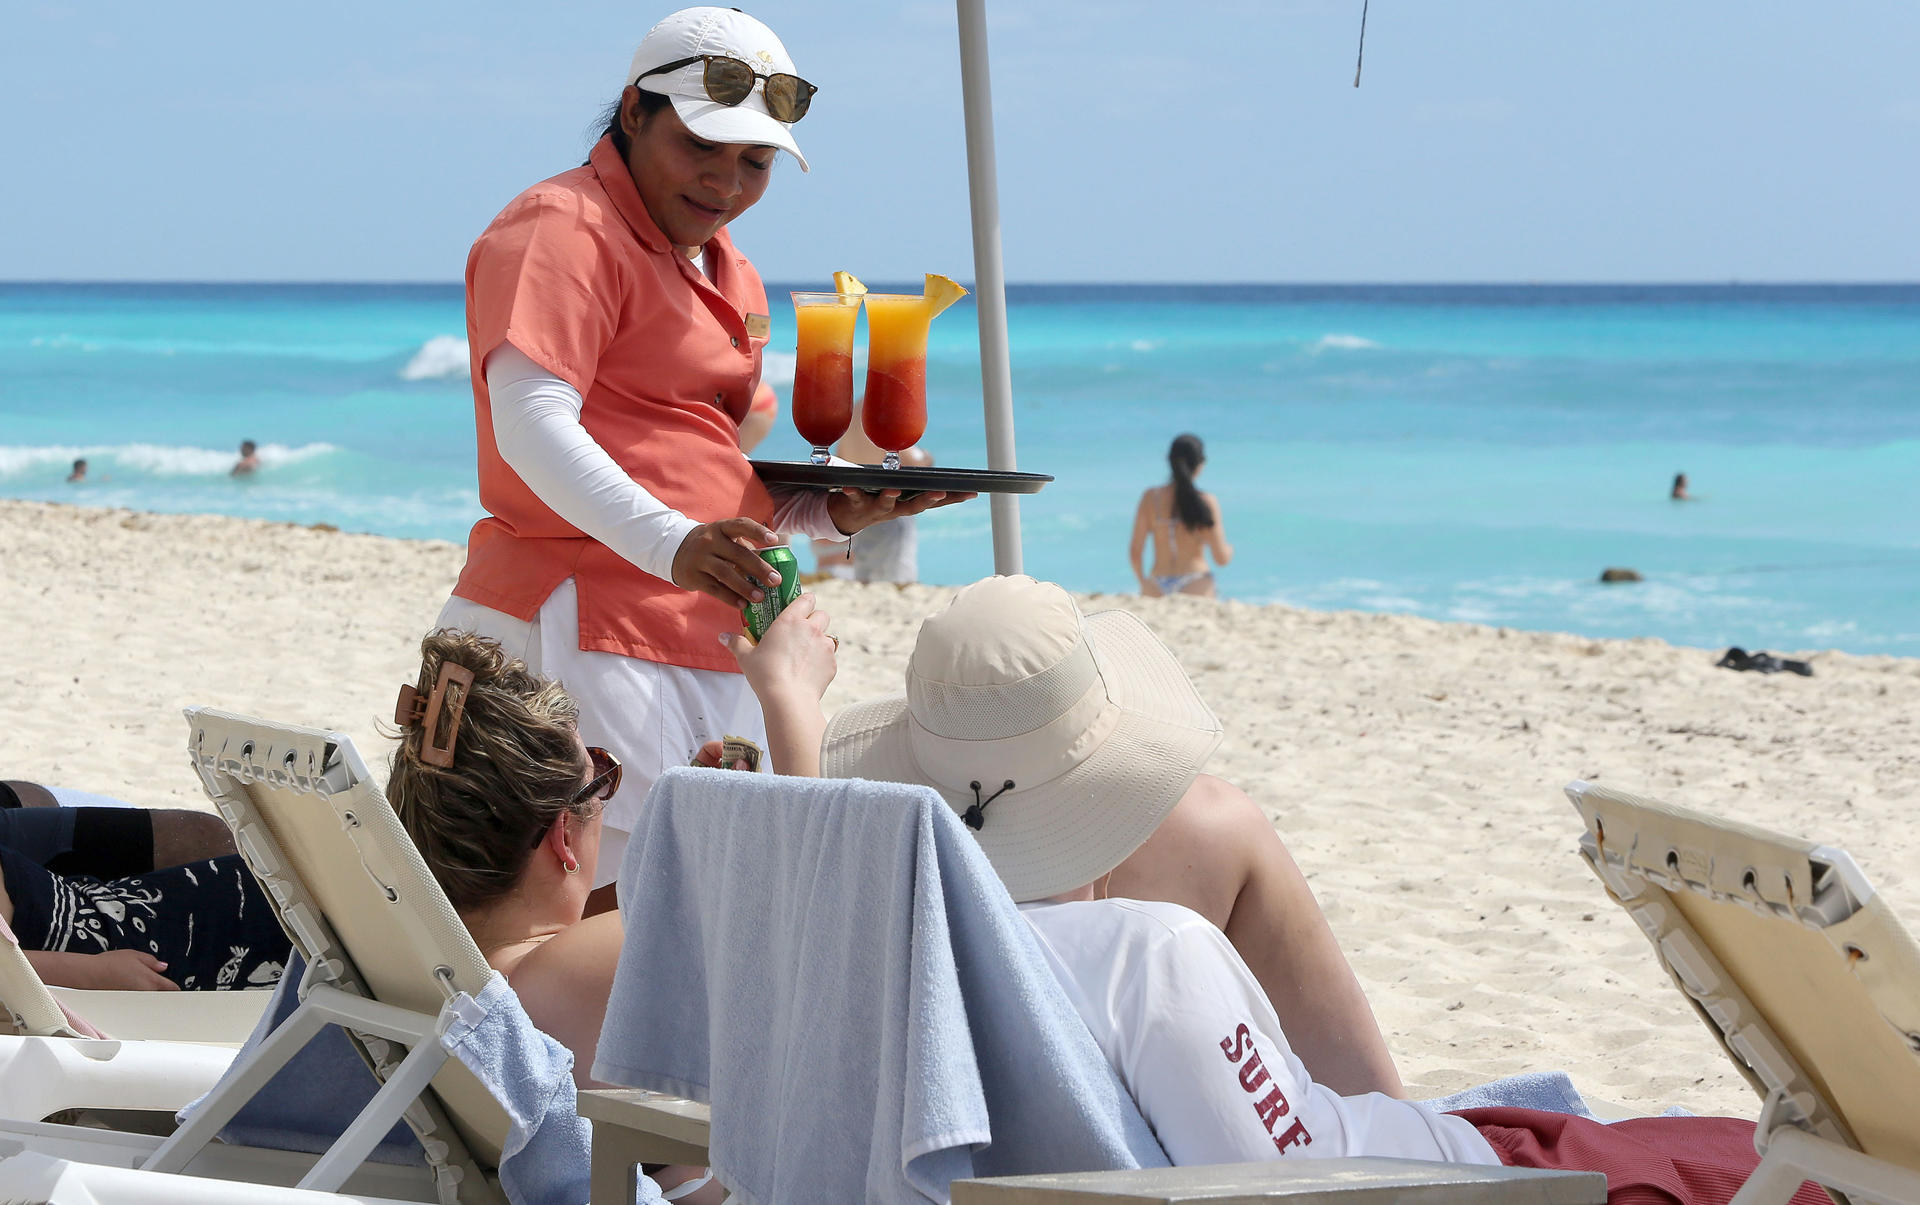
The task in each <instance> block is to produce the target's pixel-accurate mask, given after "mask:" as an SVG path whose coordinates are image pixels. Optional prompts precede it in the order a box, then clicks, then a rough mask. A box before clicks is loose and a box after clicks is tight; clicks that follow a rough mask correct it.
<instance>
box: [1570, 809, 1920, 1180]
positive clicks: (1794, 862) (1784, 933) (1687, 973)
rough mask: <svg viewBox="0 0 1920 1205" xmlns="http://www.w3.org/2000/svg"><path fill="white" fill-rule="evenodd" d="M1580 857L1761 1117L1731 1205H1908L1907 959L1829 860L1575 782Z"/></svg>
mask: <svg viewBox="0 0 1920 1205" xmlns="http://www.w3.org/2000/svg"><path fill="white" fill-rule="evenodd" d="M1566 790H1567V797H1568V798H1569V799H1571V800H1572V801H1573V805H1574V807H1575V808H1577V809H1578V810H1579V812H1580V816H1581V818H1582V819H1583V820H1584V821H1585V823H1586V832H1585V834H1584V835H1583V836H1582V837H1581V839H1580V852H1581V856H1582V857H1584V858H1585V859H1586V862H1587V864H1588V865H1589V866H1590V867H1592V869H1593V872H1594V873H1595V874H1596V875H1598V876H1599V877H1600V880H1601V882H1603V883H1604V884H1606V888H1607V893H1608V894H1609V895H1611V896H1612V897H1613V898H1614V899H1615V900H1616V901H1617V902H1618V903H1619V904H1620V906H1621V907H1623V908H1625V909H1626V910H1627V912H1628V914H1629V915H1631V916H1632V917H1633V919H1634V921H1635V923H1637V924H1638V925H1639V926H1640V928H1641V930H1642V931H1643V932H1644V933H1645V934H1646V935H1647V938H1648V939H1649V940H1650V941H1652V943H1653V947H1654V951H1655V954H1656V955H1657V956H1658V957H1659V959H1660V962H1661V965H1663V966H1664V967H1666V969H1667V972H1668V973H1669V974H1670V975H1672V976H1673V981H1674V983H1675V984H1676V985H1677V986H1678V987H1679V988H1680V990H1681V992H1683V993H1684V994H1685V995H1686V997H1687V999H1688V1000H1689V1001H1690V1002H1691V1003H1692V1004H1693V1006H1694V1008H1695V1010H1696V1011H1697V1012H1698V1013H1699V1015H1700V1018H1701V1020H1703V1021H1704V1022H1706V1024H1707V1025H1708V1027H1709V1028H1711V1029H1712V1030H1713V1033H1714V1035H1715V1037H1717V1038H1718V1039H1719V1040H1720V1043H1721V1045H1722V1046H1723V1047H1725V1049H1726V1051H1727V1054H1728V1055H1729V1056H1730V1057H1731V1058H1732V1059H1733V1062H1734V1065H1735V1066H1737V1067H1738V1068H1739V1069H1740V1071H1741V1074H1743V1075H1744V1076H1746V1078H1747V1079H1748V1081H1749V1082H1751V1083H1752V1084H1753V1086H1754V1087H1755V1089H1756V1090H1758V1091H1759V1093H1760V1094H1761V1096H1762V1098H1763V1099H1764V1101H1765V1104H1764V1106H1763V1108H1762V1110H1761V1113H1760V1122H1759V1130H1758V1132H1757V1134H1756V1136H1755V1145H1756V1146H1757V1147H1758V1148H1759V1149H1760V1151H1761V1153H1762V1156H1763V1157H1762V1160H1761V1164H1760V1167H1759V1169H1758V1170H1757V1171H1756V1172H1755V1173H1754V1174H1753V1176H1752V1177H1751V1178H1750V1179H1749V1180H1748V1182H1747V1185H1746V1187H1745V1188H1743V1189H1742V1190H1741V1192H1740V1195H1739V1196H1738V1197H1736V1198H1735V1202H1736V1205H1771V1203H1773V1202H1781V1201H1785V1200H1786V1199H1787V1198H1788V1197H1789V1196H1790V1195H1792V1193H1793V1192H1794V1191H1795V1190H1796V1189H1797V1188H1798V1187H1799V1186H1800V1184H1801V1182H1802V1181H1805V1180H1812V1181H1814V1182H1815V1183H1818V1184H1821V1185H1823V1186H1825V1187H1827V1188H1828V1189H1829V1190H1830V1191H1836V1192H1840V1193H1845V1194H1847V1195H1848V1196H1849V1197H1851V1198H1852V1199H1853V1200H1855V1201H1880V1202H1887V1203H1899V1205H1920V954H1917V953H1916V951H1915V948H1914V944H1913V939H1912V938H1911V937H1910V936H1909V935H1908V934H1907V932H1906V930H1905V929H1903V928H1902V927H1901V925H1900V922H1899V921H1898V919H1896V918H1895V916H1894V915H1893V912H1892V910H1891V909H1889V908H1888V906H1887V904H1886V902H1885V901H1884V900H1883V899H1881V898H1880V897H1879V896H1878V895H1877V894H1876V893H1875V892H1874V890H1873V888H1872V887H1871V886H1870V885H1869V884H1868V883H1867V880H1866V876H1865V875H1863V874H1862V873H1861V871H1860V868H1859V867H1858V866H1857V865H1855V864H1854V862H1853V859H1852V858H1850V857H1848V856H1847V855H1846V853H1844V852H1843V851H1841V850H1838V849H1834V848H1832V847H1830V846H1824V845H1816V844H1814V843H1812V842H1809V841H1799V840H1795V839H1793V838H1790V837H1783V836H1780V835H1779V834H1776V833H1771V832H1768V831H1766V830H1764V829H1760V828H1755V827H1752V826H1750V825H1745V824H1739V823H1735V822H1733V821H1728V820H1719V819H1715V818H1713V817H1710V816H1704V815H1701V814H1699V813H1697V812H1690V811H1687V810H1685V809H1683V808H1678V807H1673V806H1670V805H1667V804H1663V803H1659V802H1656V801H1654V800H1651V799H1645V798H1640V797H1638V796H1634V795H1629V794H1626V793H1624V792H1618V791H1613V790H1609V789H1607V788H1604V787H1597V786H1594V785H1592V784H1590V783H1585V782H1575V783H1573V784H1571V785H1569V786H1568V787H1567V789H1566Z"/></svg>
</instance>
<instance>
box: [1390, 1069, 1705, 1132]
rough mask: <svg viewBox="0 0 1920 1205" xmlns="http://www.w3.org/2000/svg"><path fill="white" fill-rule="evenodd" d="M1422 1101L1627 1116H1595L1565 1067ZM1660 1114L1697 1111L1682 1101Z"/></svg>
mask: <svg viewBox="0 0 1920 1205" xmlns="http://www.w3.org/2000/svg"><path fill="white" fill-rule="evenodd" d="M1420 1103H1421V1104H1423V1105H1425V1106H1427V1107H1428V1108H1430V1109H1436V1110H1438V1111H1440V1112H1442V1113H1452V1112H1454V1111H1456V1110H1459V1109H1495V1108H1508V1109H1539V1110H1541V1111H1543V1112H1547V1113H1571V1114H1573V1115H1574V1116H1575V1117H1584V1118H1586V1119H1587V1120H1588V1121H1598V1122H1600V1123H1602V1124H1603V1125H1611V1124H1613V1123H1614V1122H1616V1121H1624V1120H1625V1118H1621V1117H1595V1116H1594V1115H1593V1110H1592V1109H1589V1108H1588V1107H1587V1101H1586V1098H1585V1097H1583V1096H1581V1095H1580V1090H1579V1089H1578V1088H1576V1087H1574V1086H1573V1080H1572V1078H1571V1077H1569V1076H1568V1075H1567V1073H1566V1072H1564V1071H1528V1072H1524V1073H1522V1074H1520V1075H1509V1076H1507V1077H1506V1078H1505V1079H1497V1080H1492V1081H1490V1082H1488V1083H1484V1084H1479V1085H1476V1086H1474V1087H1472V1088H1465V1089H1462V1090H1461V1091H1459V1092H1455V1093H1454V1094H1453V1095H1451V1096H1437V1097H1435V1098H1434V1099H1432V1100H1427V1101H1421V1102H1420ZM1659 1116H1661V1117H1692V1116H1693V1114H1692V1113H1690V1112H1688V1111H1687V1110H1685V1109H1682V1108H1680V1107H1679V1106H1678V1105H1671V1106H1668V1107H1667V1108H1666V1109H1663V1110H1661V1112H1660V1114H1659Z"/></svg>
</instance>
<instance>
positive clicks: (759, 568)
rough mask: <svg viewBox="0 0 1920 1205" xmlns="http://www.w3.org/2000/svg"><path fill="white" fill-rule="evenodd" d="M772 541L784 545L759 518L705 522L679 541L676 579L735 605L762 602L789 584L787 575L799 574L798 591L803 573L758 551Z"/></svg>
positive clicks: (796, 578) (678, 583) (685, 586)
mask: <svg viewBox="0 0 1920 1205" xmlns="http://www.w3.org/2000/svg"><path fill="white" fill-rule="evenodd" d="M768 545H778V546H781V547H785V546H784V545H781V544H780V537H779V536H778V535H776V534H775V533H774V532H772V531H770V530H768V529H767V527H766V525H765V524H762V523H760V522H758V521H756V520H753V519H747V518H739V519H722V520H720V521H719V522H718V523H702V524H701V525H700V526H698V527H696V528H694V529H693V530H692V531H690V532H688V533H687V538H686V539H684V540H682V541H681V542H680V550H679V551H678V552H676V553H674V554H673V584H674V585H676V586H678V587H680V588H681V589H682V590H692V591H694V592H695V593H697V594H704V595H706V596H707V597H708V598H712V599H716V600H718V601H720V602H723V603H725V604H727V605H728V606H729V607H735V608H739V607H745V606H748V605H750V604H752V603H757V602H759V601H761V600H762V599H764V598H766V597H767V596H768V594H769V593H770V592H772V591H774V590H776V589H785V588H786V582H785V581H783V580H782V578H783V576H785V577H791V578H792V579H794V583H793V584H794V589H795V590H796V591H797V590H798V589H799V574H798V573H787V572H786V571H785V570H782V569H775V568H774V566H772V565H770V564H768V563H767V562H766V561H765V560H763V559H762V558H761V556H760V555H759V553H758V551H757V550H758V549H761V548H765V547H767V546H768ZM789 555H791V553H789Z"/></svg>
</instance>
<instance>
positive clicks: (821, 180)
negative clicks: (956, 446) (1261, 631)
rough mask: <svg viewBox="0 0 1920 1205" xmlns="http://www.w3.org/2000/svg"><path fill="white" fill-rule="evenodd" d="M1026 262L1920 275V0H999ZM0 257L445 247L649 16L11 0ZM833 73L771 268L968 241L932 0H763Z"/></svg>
mask: <svg viewBox="0 0 1920 1205" xmlns="http://www.w3.org/2000/svg"><path fill="white" fill-rule="evenodd" d="M988 8H989V12H990V15H991V40H992V48H993V69H994V74H993V87H994V99H995V106H996V110H997V126H998V135H999V166H1000V180H1001V203H1002V206H1003V210H1004V239H1005V245H1006V268H1007V276H1008V278H1009V279H1010V280H1014V281H1482V280H1496V281H1528V280H1538V281H1623V280H1627V281H1673V280H1686V281H1726V280H1734V279H1738V280H1749V281H1753V280H1909V281H1910V280H1916V279H1920V216H1917V215H1920V72H1916V70H1915V68H1914V64H1915V62H1916V61H1920V4H1915V3H1913V2H1912V0H1854V2H1853V3H1848V4H1844V5H1831V4H1810V3H1805V2H1804V0H1678V2H1676V0H1607V2H1606V3H1563V2H1547V0H1526V2H1521V3H1516V2H1514V0H1503V2H1498V3H1496V2H1494V0H1449V2H1446V3H1442V2H1440V0H1380V3H1379V4H1377V5H1375V6H1374V8H1373V10H1372V13H1371V16H1370V18H1369V26H1368V30H1367V47H1366V50H1367V53H1366V73H1365V77H1364V79H1363V81H1362V85H1361V87H1360V88H1359V89H1358V90H1356V89H1354V88H1353V87H1352V83H1353V69H1354V49H1355V40H1356V36H1357V34H1358V29H1359V21H1360V9H1361V0H1249V2H1227V3H1212V4H1207V3H1200V4H1195V3H1177V2H1158V3H1146V2H1143V0H1017V2H1016V0H988ZM5 11H6V16H5V18H4V21H3V22H0V35H3V36H0V113H4V117H0V130H4V135H5V136H4V138H0V278H5V279H14V280H21V279H26V280H46V279H64V280H436V281H454V280H458V279H459V277H460V275H461V272H462V269H463V266H464V260H465V255H466V249H467V246H468V244H469V243H470V242H471V241H472V239H473V237H474V236H475V235H476V234H477V233H478V232H479V231H480V229H481V228H482V227H483V226H484V225H485V224H486V222H487V220H488V219H489V218H490V217H491V216H492V215H493V214H494V213H495V212H496V211H497V210H498V209H499V208H500V206H501V205H502V204H504V203H505V202H506V201H507V200H508V199H509V198H510V197H511V196H513V194H514V193H516V192H517V191H519V190H520V189H521V188H523V187H525V186H526V185H528V184H530V183H532V182H533V181H535V180H537V179H540V178H542V177H544V176H547V175H551V174H553V173H555V172H558V171H561V170H564V169H565V168H567V167H570V166H573V165H575V164H577V163H578V162H580V160H581V158H582V157H583V156H584V152H585V149H586V147H587V146H588V144H589V142H590V138H589V135H588V128H589V125H590V123H591V121H592V118H593V116H594V114H595V113H596V112H597V111H598V109H599V108H600V107H601V106H602V105H604V104H605V103H606V102H608V101H610V100H612V99H613V98H614V97H615V96H616V95H617V92H618V89H619V85H620V83H621V78H620V76H621V72H622V71H623V69H624V68H625V66H626V62H627V59H628V57H629V56H630V55H631V53H632V51H633V47H634V45H635V43H636V42H637V41H638V40H639V38H640V36H641V35H642V34H644V33H645V31H646V27H647V26H648V25H649V24H650V23H651V22H652V20H654V19H657V17H658V16H660V15H663V14H664V13H665V12H666V11H667V9H666V7H665V6H662V7H660V8H659V10H658V11H655V10H653V9H649V8H648V7H646V6H645V5H635V4H632V3H625V4H613V3H606V2H603V0H568V2H567V3H564V4H556V5H547V4H533V3H526V2H524V0H522V2H521V3H513V4H507V3H498V2H495V0H467V2H464V3H459V4H452V3H422V2H416V0H387V2H385V3H380V4H367V3H359V2H355V0H348V2H335V3H328V4H321V5H276V4H260V3H258V2H257V0H256V2H251V3H246V4H239V3H226V2H215V0H195V2H193V3H188V4H179V5H161V4H135V3H131V2H128V0H105V2H102V3H94V4H80V3H60V4H52V3H37V2H35V0H8V2H7V3H6V6H5ZM749 11H752V12H753V13H754V14H755V15H756V16H759V17H761V18H762V19H763V20H766V21H767V22H768V23H769V24H770V25H772V26H773V27H774V29H776V30H777V31H779V32H780V34H781V36H782V37H783V38H784V39H785V41H786V43H787V46H788V48H789V50H791V51H792V53H793V55H794V58H795V60H796V62H797V64H798V66H799V70H800V72H801V74H802V75H805V76H806V77H808V78H809V79H811V80H813V81H814V82H815V83H817V84H818V85H819V86H820V89H821V91H820V94H819V96H818V97H817V98H816V100H815V104H814V109H813V112H812V114H810V115H809V116H808V118H807V119H806V120H805V121H804V122H802V123H801V125H800V126H799V127H798V129H797V131H796V133H797V136H798V137H799V139H800V142H801V145H802V146H803V147H804V148H805V149H806V151H807V154H808V157H809V159H810V160H811V162H812V164H813V172H812V174H811V175H802V174H801V173H800V171H799V170H798V169H797V167H796V166H795V165H793V164H792V163H791V162H790V161H789V162H783V163H782V165H781V166H780V168H779V169H778V173H777V175H776V178H775V179H774V182H773V185H772V187H771V188H770V189H769V191H768V194H767V197H766V199H765V200H763V201H762V202H761V204H760V205H759V207H758V208H757V209H755V210H754V211H753V212H751V213H749V214H747V215H746V216H745V217H743V218H742V219H741V220H740V221H739V222H737V223H736V224H735V236H736V238H737V239H738V240H739V242H740V243H741V245H742V246H743V247H744V248H745V249H746V250H747V251H748V253H749V254H750V255H752V256H753V258H754V260H755V261H756V263H757V264H758V265H759V266H760V269H761V272H762V274H763V275H764V276H766V277H767V278H768V279H769V280H779V281H792V280H806V279H824V278H825V277H826V276H827V274H828V273H829V272H831V271H832V270H833V269H835V268H848V269H851V270H853V271H856V272H859V273H860V274H861V275H863V276H866V277H868V278H870V279H876V280H887V279H895V280H898V279H905V278H912V277H915V276H917V275H918V274H919V273H920V272H923V271H942V272H946V273H949V274H951V275H954V276H958V277H961V278H963V279H967V278H971V277H972V275H973V272H972V253H971V250H970V246H971V244H970V233H969V228H968V219H967V203H966V175H965V171H966V164H965V155H964V149H963V144H962V124H961V111H960V91H959V51H958V43H957V38H956V33H955V20H954V12H953V8H952V6H951V5H950V4H945V3H934V2H928V3H911V2H899V3H887V2H871V3H869V2H861V3H851V2H849V3H841V2H838V0H762V2H760V3H757V4H756V5H754V6H752V7H750V9H749Z"/></svg>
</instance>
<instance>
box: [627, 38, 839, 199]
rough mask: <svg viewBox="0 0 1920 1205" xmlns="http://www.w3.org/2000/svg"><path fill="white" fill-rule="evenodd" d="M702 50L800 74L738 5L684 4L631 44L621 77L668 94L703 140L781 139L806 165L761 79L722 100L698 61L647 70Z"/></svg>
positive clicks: (762, 70) (757, 68) (775, 142)
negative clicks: (733, 100)
mask: <svg viewBox="0 0 1920 1205" xmlns="http://www.w3.org/2000/svg"><path fill="white" fill-rule="evenodd" d="M703 54H711V55H721V56H724V57H726V58H731V59H739V60H740V61H741V62H743V63H746V64H747V65H748V66H749V67H751V68H753V70H754V72H755V74H757V75H760V76H763V77H764V76H768V75H777V74H781V73H785V74H787V75H793V76H798V75H799V74H800V73H799V72H797V71H795V70H794V68H793V59H791V58H790V57H788V55H787V48H786V47H785V46H783V45H781V44H780V39H779V38H778V37H776V36H775V35H774V32H773V31H772V30H771V29H768V28H767V27H766V26H765V25H764V24H762V23H761V22H759V21H756V20H754V19H753V18H752V17H749V16H748V15H747V14H745V13H743V12H741V11H740V10H739V9H737V8H683V9H681V10H680V11H679V12H677V13H673V14H672V15H670V16H668V17H667V18H666V19H664V20H662V21H661V22H660V23H659V24H658V25H656V26H654V27H653V28H652V29H650V30H648V31H647V36H646V37H645V38H642V39H641V41H640V48H639V49H638V50H636V51H634V52H633V62H632V63H631V64H630V65H629V66H628V67H627V78H626V83H628V84H632V85H634V86H636V87H639V88H642V89H645V90H646V91H648V92H657V93H659V94H660V95H662V96H669V97H672V98H673V111H674V112H675V113H676V114H678V115H679V117H680V120H681V122H682V123H683V124H685V125H686V127H687V128H688V129H689V130H692V131H693V132H694V133H695V134H696V135H698V136H699V137H701V138H704V139H706V140H707V141H708V142H745V143H752V144H754V145H757V146H771V147H778V148H779V149H781V150H783V151H785V152H787V154H789V155H792V156H793V157H794V158H795V159H797V160H799V162H800V170H801V171H803V172H804V171H806V170H807V157H806V156H805V155H802V154H801V153H800V147H799V144H797V143H796V142H794V140H793V127H792V126H791V125H790V124H788V123H786V122H784V121H776V120H774V117H773V115H772V114H771V113H769V112H767V90H766V81H765V80H764V79H760V80H756V81H754V88H753V91H752V92H751V93H749V94H748V96H747V98H746V99H745V100H743V101H741V102H740V103H739V104H737V105H723V104H721V103H720V102H719V101H717V100H713V99H712V98H710V97H709V96H708V95H707V90H706V86H705V84H704V82H703V80H704V76H705V71H706V67H705V64H703V63H689V64H687V65H686V66H684V67H679V68H676V69H674V70H672V71H668V72H664V73H662V74H659V75H647V73H648V72H649V71H654V70H657V69H658V68H660V67H664V66H666V65H667V64H668V63H675V62H679V61H680V60H681V59H690V58H693V57H695V56H697V55H703ZM642 76H646V78H645V79H642V78H641V77H642Z"/></svg>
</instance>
